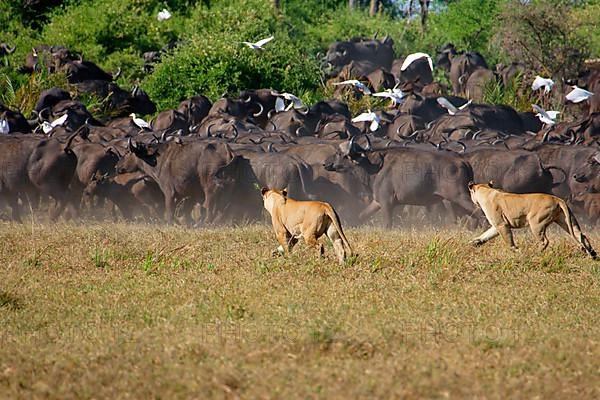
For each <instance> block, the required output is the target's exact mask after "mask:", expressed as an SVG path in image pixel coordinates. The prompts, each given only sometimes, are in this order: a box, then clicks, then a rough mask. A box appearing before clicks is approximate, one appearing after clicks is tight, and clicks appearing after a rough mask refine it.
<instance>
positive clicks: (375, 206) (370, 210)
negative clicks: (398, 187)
mask: <svg viewBox="0 0 600 400" xmlns="http://www.w3.org/2000/svg"><path fill="white" fill-rule="evenodd" d="M380 208H381V205H380V204H379V203H378V202H377V201H375V200H373V201H372V202H371V204H369V205H368V206H367V208H365V209H364V210H363V212H361V213H360V215H359V216H358V219H360V220H361V221H364V220H366V219H367V218H369V217H370V216H372V215H373V214H375V213H376V212H377V211H379V209H380Z"/></svg>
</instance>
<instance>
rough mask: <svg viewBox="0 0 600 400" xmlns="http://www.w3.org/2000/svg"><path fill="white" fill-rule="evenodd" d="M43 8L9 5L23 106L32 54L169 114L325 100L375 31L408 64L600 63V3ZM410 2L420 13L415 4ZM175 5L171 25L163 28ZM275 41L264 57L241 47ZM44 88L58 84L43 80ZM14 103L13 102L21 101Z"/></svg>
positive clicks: (242, 1)
mask: <svg viewBox="0 0 600 400" xmlns="http://www.w3.org/2000/svg"><path fill="white" fill-rule="evenodd" d="M41 3H43V4H44V6H43V7H42V8H41V9H36V8H32V7H23V2H22V1H21V0H4V1H0V42H6V43H9V44H10V45H17V50H16V52H15V53H14V54H12V55H10V56H9V57H4V58H0V78H1V79H0V89H3V90H4V92H5V93H2V94H0V95H1V96H0V98H1V99H2V100H3V101H8V102H13V103H18V100H16V99H15V94H16V93H23V91H22V90H20V89H21V88H27V87H28V85H31V82H32V81H31V77H29V76H28V75H22V74H19V73H17V72H16V68H17V67H18V66H19V65H20V64H21V63H22V61H23V59H24V57H25V55H26V53H27V52H29V51H31V47H33V46H37V45H40V44H50V45H64V46H67V47H68V48H70V49H72V50H73V51H75V52H79V53H82V54H83V57H84V59H86V60H90V61H94V62H96V63H97V64H99V65H100V66H101V67H102V68H104V69H106V70H108V71H116V70H117V68H121V69H122V70H123V73H122V75H121V78H120V79H119V82H118V83H119V84H120V85H121V86H124V87H125V88H128V87H131V86H132V85H134V84H141V86H142V87H143V88H144V89H145V90H147V91H148V92H149V93H150V95H151V96H152V98H153V99H154V100H155V101H157V102H158V104H159V108H164V107H170V106H173V105H175V104H177V102H178V101H179V100H181V99H182V98H184V97H188V96H191V95H195V94H199V93H202V94H206V95H208V96H210V97H212V98H216V97H217V96H220V95H221V94H223V93H224V92H229V93H231V94H236V93H237V92H238V91H240V90H241V89H246V88H258V87H272V88H274V89H279V90H286V91H290V92H295V93H297V94H300V95H301V96H303V97H304V98H305V99H309V98H311V99H317V98H319V97H320V96H322V95H324V94H326V91H324V90H323V88H322V87H321V84H320V82H321V75H320V72H319V65H320V62H321V59H322V57H323V56H324V55H325V52H326V51H327V47H328V46H329V45H330V44H331V43H332V42H334V41H337V40H347V39H350V38H352V37H358V36H363V37H364V36H367V37H372V36H374V35H376V34H378V35H379V37H383V36H384V35H389V36H390V37H391V38H392V39H393V40H394V43H395V44H394V47H395V50H396V54H397V56H398V57H403V56H405V55H407V54H409V53H411V52H416V51H425V52H428V53H429V54H432V55H433V54H435V52H436V50H437V49H438V48H439V47H440V46H442V45H443V44H445V43H448V42H451V43H454V44H455V45H456V47H457V48H458V49H460V50H473V51H479V52H481V53H482V54H483V55H484V56H485V57H486V59H487V60H488V62H489V64H490V65H493V64H494V63H495V62H497V61H502V62H507V61H524V62H526V63H527V64H528V65H529V66H530V67H531V68H534V69H535V70H537V71H539V72H540V73H544V72H548V74H552V75H557V76H565V75H567V74H571V75H573V74H575V73H576V69H577V67H578V66H579V65H580V64H581V60H582V58H584V57H587V56H592V57H598V56H599V55H600V32H599V26H600V25H599V24H598V21H599V20H600V2H598V1H597V0H594V1H568V0H530V1H528V2H525V1H517V0H452V1H448V0H432V1H431V2H430V4H429V7H428V17H427V29H426V30H423V29H422V22H421V20H420V16H421V10H420V8H419V4H420V3H421V2H420V1H417V0H412V1H411V0H379V1H378V2H377V3H378V4H379V6H378V12H377V13H375V15H374V16H370V15H369V6H370V5H371V3H372V2H371V0H354V1H353V3H354V8H353V9H350V8H349V1H348V0H318V1H317V0H310V1H308V0H307V1H299V0H280V1H279V2H278V8H277V9H274V7H273V5H274V3H273V0H219V1H216V0H213V1H210V0H67V1H54V0H47V1H42V2H41ZM411 4H412V7H410V5H411ZM165 7H166V8H168V9H169V10H170V12H171V13H172V15H173V17H172V18H171V19H169V20H167V21H158V20H157V18H156V15H157V13H158V11H159V10H161V9H162V8H165ZM269 35H274V36H275V40H274V41H273V42H271V43H269V44H268V45H267V46H266V49H265V51H263V52H255V51H252V50H251V49H249V48H247V47H245V46H244V45H242V44H241V43H240V42H241V41H256V40H258V39H261V38H263V37H267V36H269ZM171 42H176V43H177V47H176V48H175V49H174V50H171V51H169V52H168V53H166V54H163V56H162V59H161V61H160V62H158V63H157V64H156V65H155V66H154V71H153V72H152V73H148V72H145V71H144V70H143V68H142V66H143V59H142V53H143V52H145V51H156V50H159V49H161V48H162V47H163V46H165V45H166V44H168V43H171ZM35 79H36V82H37V81H39V82H38V83H39V86H40V87H45V86H47V85H46V84H44V82H42V81H45V80H48V84H50V83H51V82H52V81H51V80H50V77H49V76H47V75H39V76H37V77H36V78H35ZM11 99H12V100H11Z"/></svg>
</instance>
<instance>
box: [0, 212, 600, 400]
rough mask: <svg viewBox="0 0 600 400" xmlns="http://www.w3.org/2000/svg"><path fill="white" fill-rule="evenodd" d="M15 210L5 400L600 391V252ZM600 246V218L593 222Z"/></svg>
mask: <svg viewBox="0 0 600 400" xmlns="http://www.w3.org/2000/svg"><path fill="white" fill-rule="evenodd" d="M348 236H349V239H350V241H351V243H352V244H353V245H354V248H355V249H356V250H357V252H358V253H359V257H358V258H357V259H356V260H354V261H353V262H351V263H349V264H348V265H345V266H339V265H337V263H336V262H335V258H334V257H333V254H332V252H331V250H332V249H331V247H330V246H329V247H327V251H326V253H327V256H326V258H323V259H318V258H317V257H316V256H315V255H314V254H313V253H312V252H311V251H310V250H308V249H307V248H306V247H305V246H303V245H302V244H300V245H299V246H298V247H297V251H296V253H295V254H292V255H291V256H290V257H288V258H283V257H273V256H271V251H272V250H273V249H274V248H275V247H276V242H275V239H274V235H273V234H272V232H271V230H270V228H268V227H266V226H260V225H258V226H247V227H238V228H220V229H206V230H190V229H184V228H180V227H166V226H153V225H124V224H97V223H88V224H85V225H84V224H80V225H74V224H56V225H52V224H44V223H42V224H33V225H32V224H24V225H17V224H10V223H2V224H0V241H1V245H0V273H1V274H0V397H4V398H11V399H14V398H31V397H44V398H57V399H59V398H60V399H65V398H78V399H85V398H175V397H180V398H182V397H185V398H190V397H192V398H340V399H342V398H398V397H405V398H422V397H427V398H447V397H451V398H461V397H471V398H472V397H478V398H501V399H504V398H535V397H538V398H573V397H575V396H577V397H578V398H582V399H583V398H590V399H592V398H599V397H600V379H598V376H599V374H600V263H598V262H594V261H592V260H590V259H588V258H586V257H585V256H584V255H583V254H582V253H580V252H579V251H578V249H576V248H575V247H574V246H573V245H572V244H571V243H570V242H569V241H568V240H567V239H566V238H565V237H563V236H561V235H560V234H559V233H558V231H554V232H553V233H552V234H551V236H550V240H551V244H550V248H549V249H548V251H547V252H546V253H544V254H542V253H540V252H539V251H538V249H537V247H535V246H534V245H527V244H526V243H525V240H526V238H527V240H529V236H526V235H519V236H518V244H520V245H521V247H522V250H521V251H520V252H514V253H513V252H510V251H509V250H507V248H506V247H504V245H503V244H502V243H501V242H500V241H495V242H492V243H490V244H488V245H486V246H483V247H481V248H472V247H471V246H469V245H468V244H467V242H468V240H469V239H470V238H471V237H473V236H474V233H473V232H469V231H466V230H461V229H458V228H457V229H450V230H433V229H431V228H425V229H423V230H419V231H417V230H395V231H383V230H377V229H373V228H361V229H353V230H348ZM590 240H591V241H592V243H593V244H595V245H596V247H597V248H600V232H590Z"/></svg>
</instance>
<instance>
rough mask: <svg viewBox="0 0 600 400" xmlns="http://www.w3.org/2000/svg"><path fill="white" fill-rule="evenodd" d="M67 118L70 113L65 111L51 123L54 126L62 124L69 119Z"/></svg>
mask: <svg viewBox="0 0 600 400" xmlns="http://www.w3.org/2000/svg"><path fill="white" fill-rule="evenodd" d="M67 118H69V114H67V113H65V114H64V115H63V116H62V117H60V118H57V119H55V120H54V121H52V122H51V123H50V125H51V126H52V127H53V128H54V127H55V126H61V125H62V124H64V123H65V122H66V121H67Z"/></svg>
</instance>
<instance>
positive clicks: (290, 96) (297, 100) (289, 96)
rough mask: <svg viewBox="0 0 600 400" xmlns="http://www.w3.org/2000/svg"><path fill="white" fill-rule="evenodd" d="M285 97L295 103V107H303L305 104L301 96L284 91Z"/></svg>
mask: <svg viewBox="0 0 600 400" xmlns="http://www.w3.org/2000/svg"><path fill="white" fill-rule="evenodd" d="M283 97H284V98H285V99H286V100H289V101H291V102H292V103H294V107H295V108H300V107H302V106H303V105H304V104H302V100H300V98H298V97H297V96H294V95H293V94H291V93H284V94H283Z"/></svg>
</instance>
